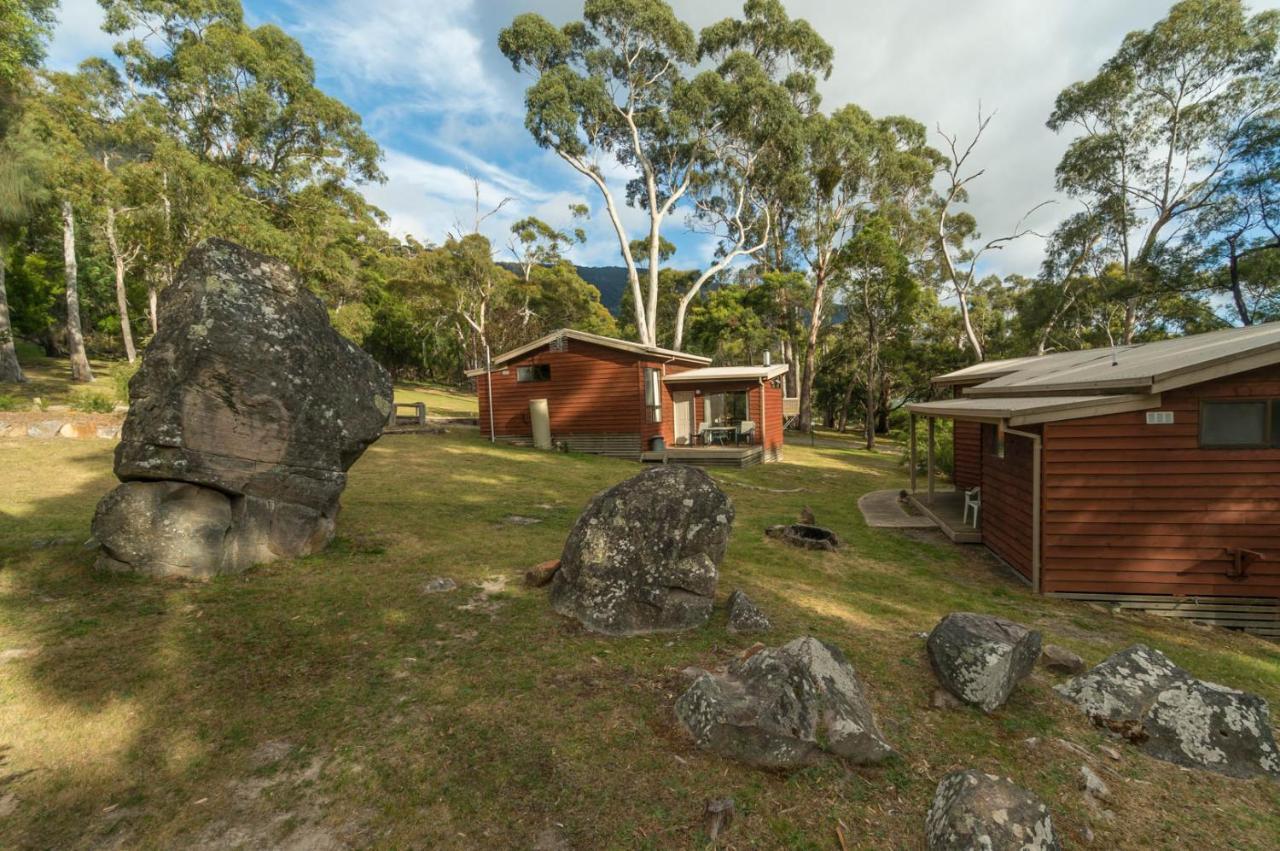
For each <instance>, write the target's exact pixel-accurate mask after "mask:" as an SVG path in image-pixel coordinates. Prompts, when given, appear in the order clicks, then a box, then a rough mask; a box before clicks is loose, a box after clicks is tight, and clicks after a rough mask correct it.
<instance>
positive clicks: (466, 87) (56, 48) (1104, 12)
mask: <svg viewBox="0 0 1280 851" xmlns="http://www.w3.org/2000/svg"><path fill="white" fill-rule="evenodd" d="M1169 2H1170V0H1123V2H1116V0H975V1H974V2H969V3H963V4H962V3H953V2H947V0H899V2H895V3H893V4H887V3H883V2H876V0H844V2H839V3H833V2H830V0H791V2H788V3H787V6H788V9H789V10H790V12H791V14H792V15H793V16H796V17H805V18H807V19H809V20H810V22H812V23H813V24H814V25H815V27H817V28H818V29H819V31H820V32H821V33H822V34H823V35H824V37H826V38H827V40H828V41H830V42H831V43H832V44H833V45H834V47H835V49H836V60H835V65H836V67H835V73H834V74H833V75H832V77H831V79H830V80H828V81H827V82H826V83H825V84H824V85H823V94H824V103H825V105H826V106H827V107H834V106H838V105H841V104H844V103H850V102H854V103H858V104H860V105H862V106H864V107H866V108H867V109H869V110H871V111H872V112H873V113H876V114H889V113H898V114H906V115H910V116H911V117H913V118H916V119H917V120H919V121H922V122H924V123H925V124H926V126H928V127H930V128H931V130H933V129H934V128H936V127H938V126H939V125H940V126H941V128H942V129H944V130H946V131H947V132H949V133H950V132H956V133H959V134H961V136H962V137H963V136H964V135H965V134H969V133H971V132H972V130H973V128H974V126H975V124H976V115H977V111H978V106H979V104H980V103H981V104H982V106H983V108H984V109H985V110H987V111H991V110H995V111H996V117H995V119H994V121H993V122H992V125H991V127H990V128H989V130H988V132H987V134H986V135H985V136H984V137H983V141H982V144H981V147H980V148H979V149H978V151H977V153H976V155H975V167H977V168H983V169H985V170H986V173H985V174H984V175H983V177H982V178H980V179H979V181H978V182H976V183H975V184H974V185H973V187H972V196H973V197H972V203H971V208H970V209H971V211H972V212H973V213H974V214H975V215H976V216H977V218H978V222H979V226H980V228H981V229H982V230H983V231H984V232H986V233H988V234H990V235H992V236H995V235H999V234H1001V233H1003V232H1006V231H1008V230H1009V229H1011V228H1012V227H1013V226H1014V224H1015V223H1016V222H1017V221H1018V220H1019V219H1020V218H1021V217H1022V215H1023V213H1025V212H1026V211H1027V210H1029V209H1030V208H1032V207H1033V206H1035V205H1036V204H1037V203H1039V202H1041V201H1044V200H1047V199H1056V200H1057V203H1055V204H1053V205H1051V206H1049V207H1046V208H1044V209H1042V210H1041V211H1040V212H1039V213H1037V214H1036V216H1035V217H1033V219H1032V220H1031V224H1033V225H1034V226H1035V227H1036V228H1037V229H1038V230H1040V231H1042V232H1045V233H1047V232H1048V231H1049V230H1051V229H1052V227H1053V225H1054V224H1055V223H1056V222H1057V221H1058V220H1060V219H1061V218H1064V217H1065V216H1067V215H1069V214H1070V213H1072V212H1074V211H1075V210H1076V209H1077V208H1076V206H1075V205H1074V202H1072V201H1070V200H1069V199H1065V198H1059V197H1058V196H1056V194H1055V193H1054V191H1053V168H1054V166H1055V165H1056V163H1057V161H1058V159H1059V157H1060V156H1061V153H1062V151H1063V149H1064V148H1065V147H1066V143H1067V141H1068V140H1067V139H1065V138H1063V137H1059V136H1056V135H1054V134H1053V133H1051V132H1050V131H1049V130H1047V129H1046V128H1045V126H1044V121H1045V119H1046V118H1047V117H1048V114H1049V110H1050V108H1051V107H1052V103H1053V99H1054V97H1055V96H1056V94H1057V93H1058V92H1059V91H1060V90H1061V89H1062V88H1063V87H1064V86H1066V85H1068V84H1070V83H1071V82H1073V81H1075V80H1078V79H1082V78H1085V77H1088V76H1091V75H1092V73H1093V72H1094V71H1095V70H1096V68H1097V67H1098V65H1099V64H1100V63H1101V62H1102V61H1104V60H1105V59H1106V58H1107V57H1108V56H1109V55H1111V53H1112V52H1114V50H1115V48H1116V46H1117V45H1118V44H1119V42H1120V40H1121V39H1122V38H1123V36H1124V34H1125V33H1126V32H1128V31H1130V30H1132V29H1136V28H1140V27H1147V26H1150V25H1151V24H1152V23H1153V22H1155V21H1156V20H1158V19H1159V18H1160V17H1163V15H1164V13H1165V12H1166V11H1167V9H1168V6H1169ZM672 5H673V6H674V7H675V8H676V9H677V11H678V12H679V13H680V14H681V16H682V17H683V18H684V19H685V20H686V21H688V22H689V23H690V24H691V25H692V26H694V27H695V28H700V27H702V26H705V25H706V24H708V23H711V22H712V21H715V20H718V19H719V18H722V17H725V16H728V15H731V14H736V13H738V12H740V10H741V0H696V2H688V1H687V0H675V2H673V3H672ZM1253 7H1254V8H1255V9H1261V8H1266V7H1280V0H1267V2H1260V3H1259V2H1255V3H1254V4H1253ZM581 8H582V6H581V0H426V2H421V0H419V2H410V0H374V2H350V0H322V1H321V2H301V1H300V0H271V2H258V1H257V0H248V2H246V3H245V9H246V15H247V16H248V18H249V20H250V21H251V22H253V23H265V22H271V23H276V24H278V25H280V26H281V27H282V28H284V29H285V30H286V31H287V32H289V33H290V34H291V35H292V36H293V37H295V38H297V39H298V40H299V41H301V42H302V44H303V45H304V47H305V48H306V50H307V52H308V53H309V54H310V55H311V57H312V58H313V59H314V61H315V65H316V72H317V77H318V79H319V82H320V85H321V86H322V87H323V88H324V89H325V90H326V91H327V92H329V93H330V94H332V95H334V96H337V97H339V98H341V99H342V100H343V101H345V102H346V103H347V104H348V105H350V106H351V107H352V108H354V109H355V110H357V111H358V112H359V113H360V114H361V115H362V116H363V117H364V121H365V125H366V127H367V129H368V130H369V131H370V133H371V134H372V135H373V136H374V138H376V139H377V140H378V142H379V143H380V144H381V145H382V146H383V148H384V150H385V153H386V159H385V162H384V171H385V172H386V173H387V176H388V181H387V182H386V183H385V184H383V185H380V186H371V187H368V188H367V194H368V196H369V197H370V199H371V200H372V201H373V202H374V203H375V204H377V205H378V206H379V207H381V208H382V209H383V210H385V211H386V212H387V213H388V215H389V216H390V228H391V230H392V231H393V232H395V233H396V234H397V235H401V234H404V233H412V234H413V235H414V236H415V237H417V238H419V239H422V240H430V241H434V242H439V241H441V240H443V239H444V237H445V235H446V234H447V233H448V232H449V231H450V230H452V229H454V228H455V227H457V226H459V225H461V226H462V227H463V228H464V229H469V228H470V222H471V220H472V218H473V216H474V199H473V187H472V181H471V176H472V175H474V176H475V177H477V178H479V179H480V182H481V205H482V207H484V208H485V209H488V208H490V207H492V206H494V205H496V204H497V203H498V202H499V201H501V200H502V199H503V198H507V197H510V198H512V199H513V200H512V201H511V202H510V203H509V204H507V205H506V206H505V207H504V208H503V210H502V212H501V213H500V214H499V215H497V216H494V217H493V218H491V219H489V220H488V221H486V222H485V225H484V228H483V229H484V230H485V231H486V232H487V233H488V234H489V235H490V237H491V238H493V239H494V241H495V244H496V245H499V246H501V245H504V244H505V243H506V241H507V229H508V227H509V226H510V223H511V222H512V221H514V220H515V219H517V218H521V217H523V216H526V215H537V216H540V217H542V218H544V219H546V220H547V221H550V222H552V223H553V224H557V225H568V224H569V214H568V206H569V204H571V203H575V202H579V203H587V204H588V205H589V206H590V208H591V210H592V213H593V215H592V218H591V221H590V224H589V227H588V234H589V239H588V241H587V243H586V244H585V245H583V246H581V247H579V248H577V249H575V254H574V259H575V260H576V261H577V262H578V263H580V264H583V265H614V264H618V263H620V258H619V257H618V250H617V240H616V238H615V237H614V235H613V231H612V229H611V228H610V226H609V224H608V222H607V220H606V219H605V218H604V216H603V214H602V207H601V204H600V199H599V195H598V194H597V193H596V192H595V190H594V188H593V187H591V186H590V185H589V184H587V183H586V182H585V180H584V179H583V178H581V177H580V176H579V175H577V174H576V173H574V172H573V171H572V170H571V169H569V167H568V166H567V165H565V164H563V163H562V162H560V161H559V159H558V158H556V157H555V155H554V154H551V153H549V152H546V151H543V150H540V149H539V148H538V147H537V146H536V145H534V144H533V142H532V140H531V139H530V137H529V135H528V133H527V131H526V130H525V129H524V124H523V121H524V110H523V106H522V98H523V92H524V88H525V87H526V86H527V84H528V80H527V79H525V78H523V77H521V76H520V75H518V74H516V73H515V72H514V71H512V69H511V66H510V65H509V64H508V63H507V62H506V60H505V59H503V57H502V55H501V54H500V53H499V52H498V50H497V47H496V40H497V34H498V31H499V30H500V29H501V28H502V27H504V26H505V25H507V24H508V23H509V22H510V21H511V19H512V18H513V17H514V16H515V15H516V14H518V13H520V12H524V11H529V10H534V11H538V12H540V13H542V14H543V15H545V16H546V17H548V18H550V19H551V20H552V21H554V22H556V23H562V22H564V21H567V20H570V19H572V18H574V17H577V16H578V15H580V12H581ZM60 21H61V23H60V25H59V28H58V30H57V32H56V34H55V38H54V42H53V44H52V45H51V50H50V64H51V65H53V66H55V67H70V66H73V65H75V64H76V63H77V62H78V61H80V60H81V59H83V58H85V57H87V56H89V55H109V53H110V49H111V39H110V38H109V37H108V36H106V35H105V34H103V33H101V32H100V31H99V30H98V24H99V22H100V21H101V12H100V10H99V8H98V6H97V3H96V0H63V5H62V10H61V14H60ZM934 141H935V142H939V141H940V139H939V137H938V136H936V134H935V135H934ZM610 176H611V178H612V182H613V184H614V185H615V186H616V187H617V189H618V191H619V193H621V187H622V185H623V183H624V182H625V179H626V175H625V173H623V172H622V171H620V170H618V169H614V170H613V171H612V172H610ZM626 219H627V223H628V225H629V226H630V227H631V229H632V231H633V233H632V238H637V237H639V236H640V235H641V234H642V232H643V226H644V221H645V217H644V216H643V214H641V213H639V212H638V211H634V210H633V211H629V212H628V213H627V214H626ZM680 219H681V217H677V220H676V221H673V222H672V227H671V231H670V232H669V233H665V232H664V235H666V236H668V238H671V239H672V240H673V241H674V242H675V243H676V244H677V246H678V249H679V250H678V252H677V254H676V258H675V261H674V262H675V265H682V266H690V267H692V266H699V265H703V264H704V263H705V262H706V261H707V260H708V259H709V258H710V256H711V253H712V250H713V245H712V244H710V243H709V242H708V241H707V240H706V239H705V238H703V237H700V236H698V235H696V234H691V233H688V232H687V231H684V229H683V227H682V221H681V220H680ZM1041 252H1042V243H1041V242H1040V240H1038V239H1036V238H1035V237H1029V238H1026V239H1024V240H1022V241H1020V242H1018V243H1016V244H1015V245H1013V246H1012V247H1010V248H1009V249H1007V250H1005V251H1004V252H1001V253H1000V254H999V255H995V256H993V257H992V258H991V259H990V260H989V261H988V262H987V264H986V266H987V271H991V272H997V273H1001V274H1003V273H1008V272H1020V273H1023V274H1034V273H1035V271H1036V269H1037V267H1038V265H1039V261H1040V256H1041Z"/></svg>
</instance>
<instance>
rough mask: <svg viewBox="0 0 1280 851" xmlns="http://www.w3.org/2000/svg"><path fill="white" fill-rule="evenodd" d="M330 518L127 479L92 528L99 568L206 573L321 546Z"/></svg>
mask: <svg viewBox="0 0 1280 851" xmlns="http://www.w3.org/2000/svg"><path fill="white" fill-rule="evenodd" d="M335 509H336V507H335ZM333 523H334V518H333V517H332V516H328V517H326V516H325V515H323V514H321V513H319V512H317V511H314V510H313V509H311V508H308V507H306V506H302V505H293V504H290V503H286V502H273V501H271V500H262V499H258V498H256V497H248V496H230V495H228V494H225V493H223V492H222V491H219V490H214V489H213V488H207V487H201V486H200V485H192V484H187V483H185V482H172V481H159V482H125V483H124V484H122V485H120V486H119V487H117V488H116V489H115V490H113V491H112V492H111V493H109V494H107V495H106V496H105V497H103V499H102V501H101V502H99V503H98V508H97V511H96V512H95V513H94V516H93V535H94V538H96V539H97V541H98V543H99V544H100V545H101V547H102V552H101V553H100V554H99V556H98V567H99V568H100V569H104V570H112V571H120V572H135V573H144V574H148V575H152V576H182V577H187V578H192V579H205V578H208V577H211V576H217V575H219V574H223V573H235V572H239V571H240V570H243V569H245V568H247V567H251V566H252V565H255V564H262V563H264V562H268V561H272V560H274V559H276V558H285V557H290V556H294V555H298V554H301V553H306V552H314V551H316V550H319V549H321V548H322V547H323V546H324V545H325V544H326V543H328V541H329V539H330V538H331V537H332V536H333Z"/></svg>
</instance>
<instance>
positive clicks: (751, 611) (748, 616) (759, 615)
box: [728, 590, 770, 633]
mask: <svg viewBox="0 0 1280 851" xmlns="http://www.w3.org/2000/svg"><path fill="white" fill-rule="evenodd" d="M769 629H770V624H769V616H768V615H766V614H765V613H764V611H763V610H761V608H760V607H759V606H757V605H756V604H755V603H754V602H753V601H752V600H751V598H750V597H748V596H747V595H746V593H745V592H743V591H741V590H738V591H734V592H733V593H732V594H730V595H729V624H728V630H729V632H734V633H745V632H768V631H769Z"/></svg>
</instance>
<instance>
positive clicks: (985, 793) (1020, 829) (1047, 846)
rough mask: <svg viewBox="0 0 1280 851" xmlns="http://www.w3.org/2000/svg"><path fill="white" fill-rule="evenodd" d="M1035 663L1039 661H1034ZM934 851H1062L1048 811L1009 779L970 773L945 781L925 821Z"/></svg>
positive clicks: (958, 772)
mask: <svg viewBox="0 0 1280 851" xmlns="http://www.w3.org/2000/svg"><path fill="white" fill-rule="evenodd" d="M1033 661H1034V660H1033ZM925 838H926V841H927V845H928V848H929V851H973V850H974V849H982V851H1059V849H1061V847H1062V846H1061V845H1060V844H1059V842H1058V838H1057V836H1056V835H1055V834H1054V831H1053V819H1052V818H1051V817H1050V815H1049V808H1048V807H1046V806H1045V805H1044V803H1043V802H1042V801H1041V800H1040V799H1039V798H1037V797H1036V796H1035V795H1033V794H1032V793H1030V792H1028V791H1027V790H1026V789H1023V788H1021V787H1020V786H1017V785H1015V784H1014V782H1013V781H1012V780H1010V779H1008V778H1007V777H996V776H995V775H992V774H984V773H983V772H981V771H975V770H973V769H969V770H968V771H956V772H953V773H951V774H948V775H947V776H946V777H944V778H942V782H941V783H939V784H938V789H937V791H936V792H935V793H934V796H933V803H932V804H931V805H930V807H929V814H928V815H927V816H926V817H925Z"/></svg>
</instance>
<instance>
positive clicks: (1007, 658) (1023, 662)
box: [928, 612, 1040, 712]
mask: <svg viewBox="0 0 1280 851" xmlns="http://www.w3.org/2000/svg"><path fill="white" fill-rule="evenodd" d="M928 647H929V661H930V663H931V664H932V665H933V671H934V673H935V674H937V676H938V681H939V682H940V683H942V685H943V687H944V688H946V689H947V691H949V692H951V693H952V694H954V695H955V696H956V697H958V698H960V699H961V700H963V701H964V702H965V703H968V704H970V705H972V706H976V707H978V708H979V709H981V710H982V711H983V712H991V711H993V710H995V709H997V708H999V707H1000V706H1003V705H1004V702H1005V701H1006V700H1008V699H1009V695H1010V693H1011V692H1012V691H1013V689H1014V687H1016V686H1017V685H1018V682H1019V681H1020V680H1022V678H1023V677H1025V676H1026V675H1027V674H1029V673H1031V669H1032V668H1034V667H1035V664H1036V659H1037V658H1039V656H1040V633H1038V632H1035V631H1034V630H1029V629H1027V628H1026V627H1024V626H1022V625H1021V624H1017V623H1014V622H1013V621H1010V620H1005V619H1004V618H998V617H994V616H992V615H975V614H971V613H969V612H953V613H952V614H949V615H947V616H946V617H945V618H943V619H942V620H941V621H939V622H938V625H937V626H935V627H934V628H933V632H931V633H929V641H928Z"/></svg>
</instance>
